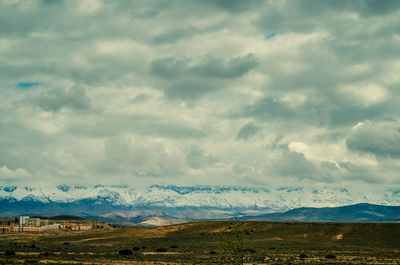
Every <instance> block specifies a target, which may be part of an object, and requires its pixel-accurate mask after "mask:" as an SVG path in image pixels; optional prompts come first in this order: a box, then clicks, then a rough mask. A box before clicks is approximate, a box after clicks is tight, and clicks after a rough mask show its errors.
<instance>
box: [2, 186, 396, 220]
mask: <svg viewBox="0 0 400 265" xmlns="http://www.w3.org/2000/svg"><path fill="white" fill-rule="evenodd" d="M372 204H375V206H376V207H378V208H379V207H383V208H379V209H378V208H374V209H371V208H370V207H372V206H371V205H372ZM350 205H358V206H357V207H358V208H357V207H356V208H354V209H353V208H346V207H349V206H350ZM377 205H381V206H377ZM398 205H400V189H393V188H387V189H380V190H378V189H377V190H375V191H373V192H371V191H364V192H360V191H357V190H353V189H350V188H343V187H317V188H316V187H278V188H269V189H268V188H251V187H215V186H189V187H188V186H173V185H169V186H161V185H152V186H149V187H129V186H104V185H94V186H84V185H58V186H41V187H32V186H0V215H22V214H23V215H41V216H52V215H76V216H81V217H85V218H97V219H100V220H104V221H111V222H116V223H122V224H137V223H143V224H149V225H151V224H154V225H160V224H174V223H179V222H184V221H191V220H222V219H230V218H236V217H239V218H249V220H250V218H252V220H253V219H254V220H272V221H285V220H288V221H289V220H293V221H363V220H364V221H378V222H379V221H396V220H398V219H399V218H398V215H396V212H399V209H400V208H396V207H395V208H393V207H390V206H398ZM341 206H346V207H345V208H343V207H341ZM353 207H355V206H353ZM360 207H361V208H360ZM364 208H365V209H364ZM332 209H338V210H337V211H336V212H335V210H332ZM363 209H364V210H363ZM382 209H386V210H382ZM389 209H390V210H389ZM356 210H357V211H356ZM368 211H369V212H371V214H369V215H368V214H367V215H368V216H364V215H365V214H366V212H368ZM382 211H383V212H384V213H383V212H382ZM385 211H386V212H385ZM387 211H388V213H387ZM390 211H394V213H393V214H392V213H391V212H390ZM352 212H354V213H355V214H354V215H351V214H349V213H352ZM389 212H390V213H389ZM341 214H342V215H341ZM363 214H364V215H363ZM396 216H397V217H396ZM396 218H397V219H396Z"/></svg>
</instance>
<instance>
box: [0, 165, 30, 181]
mask: <svg viewBox="0 0 400 265" xmlns="http://www.w3.org/2000/svg"><path fill="white" fill-rule="evenodd" d="M30 176H31V175H30V174H29V172H28V171H26V170H25V169H22V168H17V169H15V170H12V169H9V168H8V167H7V166H5V165H3V166H2V167H0V179H2V180H3V181H16V180H21V179H25V180H26V179H27V178H29V177H30Z"/></svg>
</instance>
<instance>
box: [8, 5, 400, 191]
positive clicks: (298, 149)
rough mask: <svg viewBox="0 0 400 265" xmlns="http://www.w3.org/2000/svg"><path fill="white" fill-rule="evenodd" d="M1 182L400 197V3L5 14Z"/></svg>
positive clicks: (74, 8)
mask: <svg viewBox="0 0 400 265" xmlns="http://www.w3.org/2000/svg"><path fill="white" fill-rule="evenodd" d="M0 25H1V27H0V55H1V56H0V86H1V87H0V93H1V94H0V136H1V137H0V183H1V184H9V183H10V184H11V183H15V184H21V183H22V184H23V183H26V184H35V183H45V182H49V183H55V184H63V183H71V184H75V183H77V182H79V183H84V184H93V183H101V184H127V185H132V186H135V185H148V184H152V183H158V184H178V185H179V184H181V185H196V184H210V185H241V186H263V187H269V186H284V185H338V186H346V185H352V186H357V185H361V184H366V185H369V184H371V185H399V184H400V178H399V173H398V172H400V119H399V114H400V113H399V112H400V108H399V102H400V75H399V72H400V30H399V29H400V1H397V0H393V1H392V0H386V1H381V0H354V1H347V0H336V1H328V0H326V1H325V0H315V1H314V0H297V1H284V0H270V1H259V0H253V1H241V0H238V1H236V0H230V1H225V0H204V1H200V0H173V1H155V0H154V1H153V0H150V1H104V0H103V1H102V0H85V1H81V0H76V1H74V0H71V1H66V0H29V1H28V0H4V1H0Z"/></svg>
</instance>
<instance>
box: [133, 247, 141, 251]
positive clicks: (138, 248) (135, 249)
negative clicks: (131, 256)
mask: <svg viewBox="0 0 400 265" xmlns="http://www.w3.org/2000/svg"><path fill="white" fill-rule="evenodd" d="M132 250H133V251H138V250H140V247H133V249H132Z"/></svg>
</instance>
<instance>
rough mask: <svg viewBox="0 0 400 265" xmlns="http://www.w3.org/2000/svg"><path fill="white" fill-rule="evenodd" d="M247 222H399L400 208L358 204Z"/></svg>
mask: <svg viewBox="0 0 400 265" xmlns="http://www.w3.org/2000/svg"><path fill="white" fill-rule="evenodd" d="M243 220H247V221H294V222H360V223H362V222H400V206H386V205H375V204H369V203H359V204H354V205H346V206H340V207H323V208H311V207H308V208H297V209H293V210H289V211H286V212H283V213H268V214H263V215H259V216H249V217H244V218H243Z"/></svg>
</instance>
